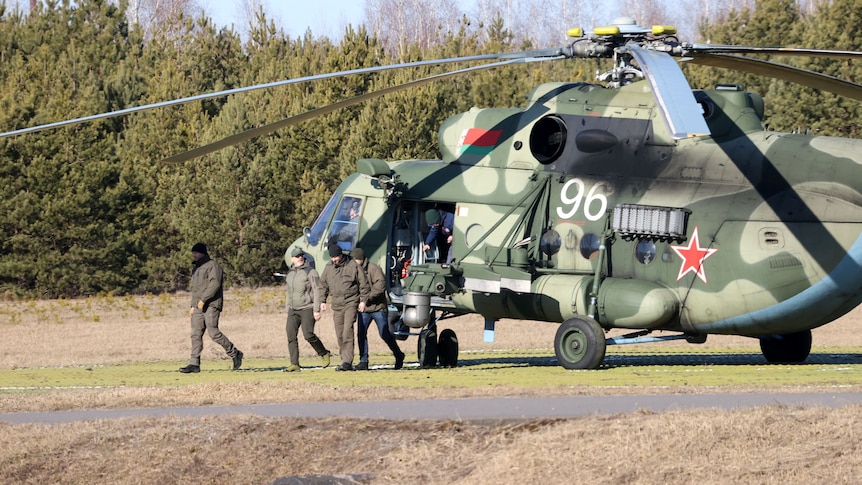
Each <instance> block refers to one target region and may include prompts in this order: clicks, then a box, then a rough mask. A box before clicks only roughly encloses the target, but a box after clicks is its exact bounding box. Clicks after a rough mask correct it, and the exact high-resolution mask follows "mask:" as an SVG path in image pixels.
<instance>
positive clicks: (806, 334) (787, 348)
mask: <svg viewBox="0 0 862 485" xmlns="http://www.w3.org/2000/svg"><path fill="white" fill-rule="evenodd" d="M760 351H761V352H762V353H763V356H764V357H766V360H767V362H770V363H773V364H775V363H782V362H784V363H791V362H794V363H795V362H804V361H805V359H807V358H808V354H809V353H811V330H803V331H801V332H796V333H789V334H787V335H770V336H768V337H761V338H760Z"/></svg>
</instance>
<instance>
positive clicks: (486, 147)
mask: <svg viewBox="0 0 862 485" xmlns="http://www.w3.org/2000/svg"><path fill="white" fill-rule="evenodd" d="M502 134H503V130H485V129H483V128H467V129H466V130H464V132H463V133H461V139H460V140H458V154H459V155H463V154H465V153H469V154H471V155H487V154H489V153H491V151H492V150H493V149H494V147H496V146H497V142H498V141H499V140H500V135H502Z"/></svg>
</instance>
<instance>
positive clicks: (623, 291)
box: [288, 83, 862, 336]
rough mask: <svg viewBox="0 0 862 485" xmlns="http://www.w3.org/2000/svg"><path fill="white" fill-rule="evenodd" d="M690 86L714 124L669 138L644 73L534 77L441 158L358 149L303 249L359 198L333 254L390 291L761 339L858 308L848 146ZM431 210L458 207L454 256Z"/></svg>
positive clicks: (752, 102) (450, 124)
mask: <svg viewBox="0 0 862 485" xmlns="http://www.w3.org/2000/svg"><path fill="white" fill-rule="evenodd" d="M695 97H696V99H697V100H698V102H699V103H701V106H702V107H703V110H704V116H705V118H706V120H707V123H708V124H709V126H710V129H711V131H712V135H711V136H701V137H693V138H688V139H683V140H674V139H672V138H671V137H670V136H668V133H667V130H666V127H665V125H664V124H663V122H662V121H661V119H660V118H657V115H656V110H655V106H654V101H653V98H652V96H651V94H650V93H649V91H647V90H646V89H645V88H644V87H643V86H639V85H632V86H626V87H623V88H620V89H617V90H607V89H604V88H601V87H598V86H594V85H589V84H581V83H576V84H562V83H555V84H548V85H543V86H540V87H538V88H536V90H534V92H533V94H532V95H531V96H530V103H529V104H528V106H527V108H525V109H473V110H471V111H469V112H467V113H462V114H460V115H457V116H454V117H452V118H450V120H448V121H447V122H446V123H444V125H443V126H442V127H441V129H440V146H441V152H442V153H443V159H442V160H413V161H401V162H388V163H387V162H383V161H381V160H363V161H360V163H359V164H360V170H359V172H358V173H356V174H353V175H351V176H350V177H349V178H347V179H346V180H345V181H344V182H343V183H342V184H341V186H339V188H338V189H337V190H336V193H335V195H334V196H333V199H332V201H331V202H330V204H329V205H328V206H327V207H328V209H327V210H328V211H329V212H327V210H325V211H324V213H323V214H321V217H320V218H319V219H318V221H317V222H316V224H315V228H313V230H312V231H310V233H314V234H316V236H315V237H313V238H310V239H309V238H308V237H306V238H305V239H304V240H300V241H297V244H300V245H303V246H306V247H307V248H308V250H309V252H311V253H312V254H314V255H315V256H317V257H324V258H325V252H326V245H327V244H328V243H329V242H332V241H333V240H336V239H337V232H338V231H335V230H334V228H335V227H336V226H337V225H338V215H337V213H343V209H342V210H336V207H338V206H339V204H340V207H342V208H343V207H346V206H347V202H349V203H350V204H355V202H356V201H359V202H360V204H361V207H362V216H361V219H360V222H359V223H358V227H357V230H356V232H355V233H354V239H353V240H352V241H350V242H349V243H345V244H344V245H343V246H342V247H343V248H344V249H345V250H349V249H350V248H351V247H353V246H355V245H358V246H361V247H363V249H364V250H365V252H366V254H368V255H370V256H369V257H370V258H371V259H372V260H374V261H376V262H377V263H379V264H380V265H381V266H382V267H384V268H386V269H387V271H388V273H389V276H390V277H389V282H390V292H391V295H392V298H393V301H394V302H396V303H400V304H403V301H404V300H402V297H404V296H405V295H408V296H409V295H417V294H418V295H428V296H429V297H430V300H429V301H430V306H431V307H432V308H436V309H439V310H443V311H446V312H449V313H454V314H459V313H478V314H481V315H483V316H484V317H485V319H486V320H496V319H501V318H517V319H528V320H539V321H550V322H557V323H560V322H564V321H566V320H567V319H570V318H574V317H577V316H588V317H589V318H591V319H594V320H595V321H596V322H598V324H599V325H601V326H602V327H603V328H605V329H610V328H630V329H649V330H673V331H679V332H683V333H685V334H687V335H692V336H698V335H703V336H705V335H706V334H711V333H717V334H736V335H748V336H766V335H786V334H792V333H796V332H800V331H804V330H808V329H811V328H814V327H817V326H819V325H823V324H825V323H828V322H830V321H832V320H834V319H835V318H837V317H839V316H841V315H843V314H844V313H846V312H847V311H849V310H851V309H852V308H854V307H855V306H857V305H858V304H859V303H860V295H862V271H860V269H862V268H860V264H862V242H860V240H859V236H860V234H862V190H860V187H859V184H860V181H862V142H860V141H857V140H849V139H840V138H831V137H820V136H809V135H802V134H782V133H774V132H770V131H766V130H764V129H763V126H762V123H761V118H762V113H763V103H762V100H761V99H760V98H759V97H758V96H756V95H753V94H751V93H746V92H744V91H742V90H741V89H739V88H736V87H730V88H728V87H725V88H723V89H717V90H710V91H696V92H695ZM430 208H437V209H443V210H447V211H451V212H452V213H453V214H454V221H455V223H454V241H453V251H452V254H453V260H452V261H451V262H447V261H445V260H444V257H445V256H444V255H443V254H441V253H440V252H439V251H438V252H436V253H435V252H433V251H434V250H433V249H432V253H425V252H423V251H422V247H423V243H424V242H425V237H426V234H427V232H428V224H427V223H426V221H425V220H424V214H425V212H426V211H427V210H428V209H430ZM307 234H308V233H307ZM324 235H326V237H324ZM334 238H335V239H334ZM292 247H293V246H291V248H292ZM288 250H290V248H289V249H288ZM324 260H325V259H324ZM411 301H412V300H410V298H409V297H408V298H407V305H405V306H410V304H411V303H410V302H411ZM407 320H408V324H412V325H411V326H414V327H420V326H424V325H426V324H427V323H428V322H427V320H426V319H425V318H419V319H418V320H412V321H411V320H410V319H407Z"/></svg>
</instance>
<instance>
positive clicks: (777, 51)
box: [685, 44, 862, 59]
mask: <svg viewBox="0 0 862 485" xmlns="http://www.w3.org/2000/svg"><path fill="white" fill-rule="evenodd" d="M685 53H686V54H685V55H693V54H774V55H778V56H793V57H834V58H839V59H841V58H847V59H862V52H859V51H839V50H829V49H805V48H800V47H758V46H746V45H724V44H691V45H689V46H686V47H685Z"/></svg>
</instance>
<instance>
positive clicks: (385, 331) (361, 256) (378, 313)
mask: <svg viewBox="0 0 862 485" xmlns="http://www.w3.org/2000/svg"><path fill="white" fill-rule="evenodd" d="M350 256H351V257H352V258H353V261H355V262H356V265H357V266H359V268H360V269H361V270H362V271H363V272H364V273H365V277H366V278H367V279H368V285H369V287H370V292H369V293H368V300H367V301H366V302H365V311H362V312H360V313H359V321H358V325H359V327H358V328H357V343H358V345H359V364H357V365H356V370H368V327H370V326H371V321H372V320H374V323H376V324H377V330H378V332H379V333H380V338H382V339H383V341H384V342H386V345H387V346H388V347H389V350H391V351H392V355H394V356H395V368H396V369H400V368H401V367H403V366H404V352H402V351H401V349H400V348H399V347H398V342H396V341H395V337H393V336H392V333H391V332H390V331H389V309H388V306H387V302H386V279H385V276H384V275H383V269H381V268H380V266H378V265H376V264H374V263H372V262H371V261H368V260H367V259H365V251H363V250H362V248H354V249H353V251H351V252H350Z"/></svg>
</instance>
